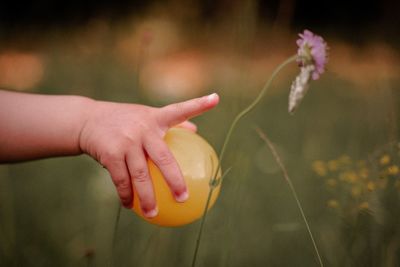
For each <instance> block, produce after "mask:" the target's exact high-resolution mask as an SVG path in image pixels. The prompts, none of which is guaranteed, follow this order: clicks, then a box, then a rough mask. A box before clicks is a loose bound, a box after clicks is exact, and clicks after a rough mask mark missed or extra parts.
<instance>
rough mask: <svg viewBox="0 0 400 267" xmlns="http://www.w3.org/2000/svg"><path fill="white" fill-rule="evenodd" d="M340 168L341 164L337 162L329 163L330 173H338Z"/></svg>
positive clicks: (331, 161)
mask: <svg viewBox="0 0 400 267" xmlns="http://www.w3.org/2000/svg"><path fill="white" fill-rule="evenodd" d="M338 167H339V163H338V161H337V160H330V161H328V169H329V170H330V171H337V169H338Z"/></svg>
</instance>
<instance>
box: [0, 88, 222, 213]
mask: <svg viewBox="0 0 400 267" xmlns="http://www.w3.org/2000/svg"><path fill="white" fill-rule="evenodd" d="M218 102H219V97H218V95H217V94H211V95H208V96H204V97H200V98H195V99H191V100H188V101H185V102H181V103H175V104H171V105H167V106H164V107H161V108H156V107H150V106H144V105H138V104H122V103H113V102H104V101H96V100H93V99H90V98H86V97H81V96H66V95H64V96H51V95H38V94H26V93H16V92H9V91H4V90H0V163H10V162H19V161H25V160H33V159H39V158H46V157H54V156H69V155H79V154H82V153H85V154H88V155H89V156H91V157H92V158H94V159H95V160H97V161H98V162H99V163H100V164H101V165H102V166H103V167H104V168H106V169H107V170H108V172H109V173H110V176H111V179H112V180H113V182H114V184H115V187H116V190H117V192H118V195H119V198H120V200H121V203H122V205H123V206H124V207H127V208H130V207H132V204H133V203H132V201H133V190H132V185H133V187H134V188H135V190H136V192H137V194H138V197H139V199H140V203H141V209H142V211H143V213H144V215H145V216H147V217H149V218H150V217H154V216H156V215H157V213H158V210H157V204H156V200H155V196H154V190H153V185H152V182H151V178H150V176H149V171H148V167H147V157H150V158H151V159H152V160H153V161H154V163H155V164H156V165H157V166H158V167H159V169H160V170H161V172H162V173H163V175H164V177H165V180H166V182H167V184H168V185H169V187H170V190H171V193H172V194H173V196H174V197H175V200H176V201H178V202H184V201H185V200H187V199H188V197H189V193H188V191H187V188H186V185H185V182H184V179H183V176H182V173H181V171H180V169H179V166H178V164H177V163H176V161H175V159H174V157H173V155H172V153H171V152H170V151H169V149H168V147H167V145H166V144H165V142H164V141H163V137H164V135H165V133H166V131H167V130H168V129H169V128H170V127H173V126H177V125H178V126H181V127H185V128H188V129H191V130H193V131H195V130H196V126H195V125H194V124H192V123H191V122H189V121H188V120H189V119H190V118H192V117H195V116H198V115H200V114H202V113H203V112H205V111H207V110H210V109H212V108H213V107H215V106H216V105H217V104H218Z"/></svg>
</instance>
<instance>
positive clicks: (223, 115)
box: [0, 53, 400, 267]
mask: <svg viewBox="0 0 400 267" xmlns="http://www.w3.org/2000/svg"><path fill="white" fill-rule="evenodd" d="M53 57H54V58H51V59H50V63H49V64H50V65H51V66H52V68H51V69H52V70H51V71H50V72H49V73H47V76H46V78H45V80H44V81H43V82H42V84H40V85H38V87H37V89H36V91H37V92H44V93H57V94H61V93H75V94H78V93H79V94H83V95H87V96H91V97H94V98H97V99H104V100H113V101H124V102H140V103H144V104H155V102H153V101H151V100H150V99H148V97H146V96H144V95H142V94H141V93H140V91H139V90H136V88H134V86H133V84H135V81H136V80H135V77H134V75H133V74H132V73H131V72H129V71H128V70H127V69H126V68H125V67H123V66H121V65H119V64H118V63H116V62H115V61H113V60H112V57H111V56H110V55H108V54H106V55H104V56H99V57H97V58H96V60H95V61H90V60H88V61H87V62H86V61H85V62H84V63H83V64H81V65H80V67H81V68H82V69H83V71H82V73H76V71H75V68H76V66H77V62H75V61H74V60H71V61H69V62H65V61H64V60H63V59H64V58H63V57H62V56H59V55H58V54H57V53H55V55H53ZM268 75H270V74H269V73H266V76H268ZM238 78H241V77H235V79H238ZM292 78H293V77H291V76H290V77H287V78H285V79H283V80H284V81H285V82H282V83H279V86H276V85H272V90H271V91H270V92H269V93H268V94H267V95H266V96H265V97H264V98H263V99H262V101H261V104H260V105H259V106H257V107H256V108H255V109H254V110H253V111H252V112H251V113H250V114H249V115H248V116H246V118H245V119H244V120H243V121H241V122H240V123H239V124H238V128H237V130H236V131H235V132H234V133H233V135H232V140H231V143H230V145H229V146H228V147H227V150H226V156H225V158H224V160H223V162H222V165H223V166H232V170H231V172H230V173H229V176H228V177H227V178H226V179H225V181H224V184H223V188H222V191H221V194H220V197H219V199H218V201H217V203H216V204H215V206H214V207H213V209H212V210H211V211H210V212H209V214H208V217H207V223H206V224H205V228H204V233H203V237H202V244H201V249H200V250H199V254H198V262H197V265H196V266H318V262H317V261H316V258H315V253H314V250H313V246H312V244H311V242H310V240H309V236H308V235H307V231H306V229H305V226H304V224H303V222H302V220H301V217H299V212H298V209H297V206H296V205H295V203H294V201H293V197H292V195H291V193H290V191H289V190H288V187H287V184H286V182H285V180H284V179H282V175H281V173H280V170H279V167H278V166H277V165H276V162H275V161H274V159H273V158H272V157H271V155H270V152H269V150H268V148H267V147H266V145H265V144H264V143H263V141H262V140H261V139H260V138H258V136H257V134H256V133H255V132H254V129H253V125H254V124H256V125H258V126H259V127H260V128H261V129H264V130H265V131H266V132H267V133H268V136H269V137H270V139H271V140H272V141H273V142H274V144H275V145H276V147H277V150H278V152H279V154H280V155H281V157H282V159H283V160H284V162H285V165H286V168H287V169H288V171H289V173H290V174H291V177H292V179H293V184H294V186H295V187H296V189H297V192H298V195H299V198H300V199H301V200H302V204H303V207H304V210H305V212H306V214H307V217H308V219H309V222H310V224H311V225H312V230H313V233H314V237H315V239H316V242H317V243H318V245H319V249H320V253H321V256H322V258H323V259H324V263H326V266H340V267H342V266H395V265H391V264H399V261H400V259H399V256H398V255H400V253H399V250H400V249H399V247H400V233H399V230H398V224H396V223H397V220H398V219H397V218H398V217H399V216H397V214H398V212H397V211H396V210H391V209H385V210H383V212H384V213H385V216H384V218H385V220H384V221H378V220H377V218H378V217H377V215H376V214H365V213H360V215H359V216H358V222H357V224H355V225H348V223H347V222H346V220H345V218H342V217H340V216H338V215H337V214H336V213H335V212H334V211H332V210H331V209H328V208H327V206H326V201H327V199H328V194H329V192H328V190H327V189H326V185H325V182H324V180H323V179H321V178H320V177H317V176H316V175H315V174H314V173H313V172H312V170H311V163H312V162H313V161H314V160H316V159H322V160H329V159H331V158H336V157H338V156H340V155H342V154H347V155H350V156H351V157H352V158H353V159H364V158H366V157H367V155H368V154H369V153H371V152H373V151H374V150H376V149H377V148H378V147H380V146H382V145H384V144H386V143H388V142H389V141H391V140H392V139H393V136H394V137H395V139H399V133H398V131H394V135H393V125H397V123H396V121H392V120H390V117H389V116H388V114H390V112H392V111H393V110H394V113H395V114H398V111H399V106H398V103H394V106H393V107H391V105H389V104H388V103H391V101H392V100H393V99H395V97H390V94H391V93H393V94H394V96H396V95H397V94H398V93H397V92H395V91H392V90H394V88H396V87H397V86H398V85H400V81H398V80H397V81H390V83H389V84H390V85H391V87H384V88H380V89H379V90H374V88H375V87H376V86H375V85H373V84H372V85H371V88H370V89H369V91H368V92H367V93H363V94H361V93H360V91H358V88H355V86H354V85H352V84H351V83H350V82H348V81H344V80H341V79H339V78H338V77H336V76H335V74H334V73H330V72H328V73H326V75H324V76H323V77H322V79H321V80H320V81H318V82H315V83H313V84H312V87H311V89H310V91H309V92H308V94H307V96H306V97H305V100H304V102H303V103H302V104H301V106H300V108H299V109H298V110H297V112H296V114H295V115H293V116H291V115H289V114H288V113H287V95H288V91H289V86H290V83H291V79H292ZM243 79H244V77H243ZM241 84H245V83H241ZM69 88H80V89H73V90H70V89H69ZM210 88H211V87H210ZM367 89H368V88H367ZM367 89H366V90H367ZM246 90H248V88H245V86H241V87H240V88H232V89H231V90H222V89H221V90H220V91H219V93H220V95H221V103H220V106H219V107H218V108H217V109H215V110H213V111H211V112H210V113H208V114H206V115H204V116H203V117H200V118H197V119H195V122H196V123H197V124H198V126H199V133H200V134H201V135H202V136H204V137H205V138H206V139H207V140H209V142H210V143H211V144H212V145H213V146H214V147H215V148H216V150H219V149H220V147H221V146H222V142H223V138H224V134H225V133H226V131H227V129H228V127H229V125H228V123H227V122H231V121H232V119H233V116H234V115H235V114H237V111H238V110H240V109H241V108H243V107H244V106H246V105H248V104H249V103H250V102H251V100H252V98H251V97H246V96H247V95H248V93H247V91H246ZM232 92H235V93H232ZM238 92H239V93H238ZM252 97H253V96H252ZM389 193H390V192H388V194H389ZM390 194H392V195H393V194H394V195H396V192H392V193H390ZM397 200H398V199H396V198H388V199H387V200H385V201H386V203H387V206H390V204H393V207H396V205H395V203H396V201H397ZM117 203H118V199H117V195H116V192H115V191H114V187H113V185H112V183H111V181H110V179H109V177H108V175H107V173H106V171H105V170H103V169H102V168H101V167H100V166H99V165H98V164H97V163H96V162H94V161H93V160H91V159H89V158H88V157H86V156H79V157H68V158H56V159H46V160H40V161H34V162H27V163H20V164H12V165H1V166H0V265H1V266H27V267H29V266H107V265H108V263H110V262H113V264H114V266H154V267H158V266H163V267H168V266H189V265H190V263H191V260H192V256H193V250H194V246H195V240H196V236H197V231H198V227H199V222H196V223H193V224H191V225H187V226H183V227H180V228H159V227H157V226H154V225H150V224H148V223H146V222H144V221H143V220H141V219H140V218H139V217H138V216H136V215H135V214H134V213H132V212H131V211H129V210H125V209H122V211H121V214H120V217H119V222H118V228H115V222H116V213H117ZM396 216H397V217H396ZM114 229H116V231H115V230H114ZM348 233H355V235H349V234H348ZM113 240H114V241H113ZM111 260H112V261H111Z"/></svg>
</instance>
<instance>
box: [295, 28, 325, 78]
mask: <svg viewBox="0 0 400 267" xmlns="http://www.w3.org/2000/svg"><path fill="white" fill-rule="evenodd" d="M299 36H300V39H298V40H297V45H298V46H299V50H298V51H297V56H298V58H297V62H298V63H299V66H301V67H305V66H308V65H313V66H314V71H313V72H312V79H313V80H317V79H318V78H319V76H320V75H321V74H322V73H323V72H324V71H325V64H326V63H327V61H328V58H327V50H328V45H327V44H326V42H325V41H324V39H323V38H322V37H321V36H319V35H315V34H314V33H312V32H311V31H309V30H305V31H304V33H300V34H299Z"/></svg>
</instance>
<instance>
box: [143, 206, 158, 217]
mask: <svg viewBox="0 0 400 267" xmlns="http://www.w3.org/2000/svg"><path fill="white" fill-rule="evenodd" d="M142 211H143V215H144V216H145V217H146V218H149V219H151V218H154V217H156V216H157V215H158V208H157V206H156V207H154V208H153V209H150V210H144V209H142Z"/></svg>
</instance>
